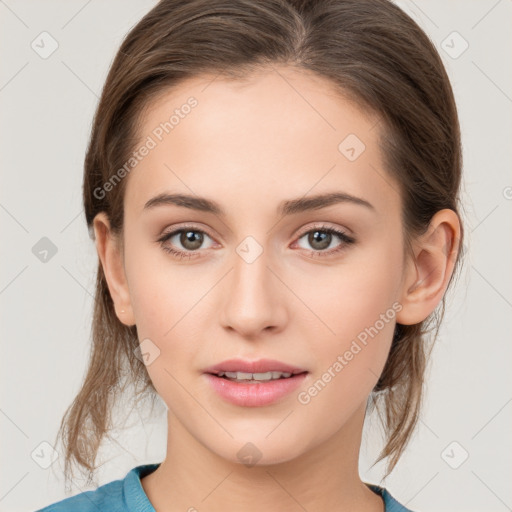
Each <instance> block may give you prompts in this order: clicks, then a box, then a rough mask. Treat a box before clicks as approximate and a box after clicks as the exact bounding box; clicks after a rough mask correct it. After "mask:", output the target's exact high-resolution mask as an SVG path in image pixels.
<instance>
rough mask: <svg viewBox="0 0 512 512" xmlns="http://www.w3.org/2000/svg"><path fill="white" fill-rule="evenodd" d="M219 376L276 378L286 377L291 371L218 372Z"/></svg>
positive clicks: (252, 378)
mask: <svg viewBox="0 0 512 512" xmlns="http://www.w3.org/2000/svg"><path fill="white" fill-rule="evenodd" d="M218 375H219V377H224V376H225V377H227V378H228V379H233V380H261V381H268V380H276V379H280V378H288V377H290V376H291V373H288V372H265V373H244V372H219V374H218Z"/></svg>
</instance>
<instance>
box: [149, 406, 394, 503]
mask: <svg viewBox="0 0 512 512" xmlns="http://www.w3.org/2000/svg"><path fill="white" fill-rule="evenodd" d="M364 411H365V409H364V407H361V408H360V409H359V410H358V411H357V413H356V414H354V416H353V417H352V418H351V419H350V421H349V423H347V424H345V425H344V427H343V429H341V430H340V431H338V432H337V433H336V434H335V435H334V436H332V437H331V438H329V439H328V440H326V441H324V442H321V443H320V444H318V445H317V446H315V447H314V448H311V449H310V450H308V451H307V452H305V453H303V454H302V455H300V456H299V457H296V458H294V459H293V460H290V461H285V462H279V463H275V464H267V465H255V466H252V467H249V466H248V465H244V464H241V463H237V462H232V461H230V460H227V459H225V458H223V457H220V456H219V455H217V454H216V453H214V452H212V451H211V450H210V449H208V448H207V447H205V446H204V445H203V444H201V443H200V442H199V441H198V440H197V439H196V438H194V437H193V436H192V435H191V434H190V432H189V431H188V430H186V429H185V428H184V426H183V424H181V423H180V422H179V421H178V419H177V418H176V417H175V416H174V415H173V414H172V413H171V412H170V410H169V413H168V432H169V435H168V439H167V457H166V458H165V460H164V461H163V462H162V463H161V465H160V466H159V468H158V469H157V470H156V471H154V472H153V473H151V474H150V475H148V476H146V477H145V478H143V479H142V481H141V482H142V486H143V488H144V491H145V492H146V494H147V495H148V498H149V500H150V501H151V503H152V504H153V507H154V508H155V510H156V512H173V511H178V510H180V511H183V510H187V511H189V510H190V511H194V510H202V511H208V512H220V511H222V512H231V511H233V512H234V511H239V510H244V512H253V511H254V512H256V511H258V512H259V511H261V510H262V509H263V510H266V511H268V512H273V511H275V512H278V511H279V512H288V511H290V512H292V511H293V512H295V511H298V510H301V509H302V510H309V511H311V510H322V509H325V510H335V511H338V512H348V511H351V512H356V511H357V512H359V511H361V512H383V511H384V503H383V501H382V498H381V497H380V496H378V495H376V494H375V493H374V492H373V491H371V490H370V489H369V488H368V487H367V486H366V484H364V483H363V482H362V481H361V479H360V478H359V472H358V461H359V446H360V442H361V435H362V427H363V421H364Z"/></svg>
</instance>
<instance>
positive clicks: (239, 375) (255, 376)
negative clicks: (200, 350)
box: [207, 370, 308, 384]
mask: <svg viewBox="0 0 512 512" xmlns="http://www.w3.org/2000/svg"><path fill="white" fill-rule="evenodd" d="M207 373H208V372H207ZM303 373H308V372H307V371H300V370H296V371H294V372H281V371H269V372H258V373H248V372H222V371H219V372H213V373H210V375H213V376H215V377H220V378H222V379H226V380H230V381H232V382H240V383H245V384H257V383H258V382H271V381H275V380H283V379H290V378H293V377H295V375H301V374H303Z"/></svg>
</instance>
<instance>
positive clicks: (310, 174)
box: [94, 67, 460, 512]
mask: <svg viewBox="0 0 512 512" xmlns="http://www.w3.org/2000/svg"><path fill="white" fill-rule="evenodd" d="M190 96H194V97H195V98H196V99H197V100H198V105H197V106H196V107H195V108H194V109H193V110H192V111H191V112H190V114H189V115H188V116H186V117H184V119H181V120H180V123H179V124H178V125H177V126H175V127H174V129H173V130H172V131H170V133H168V134H167V135H165V136H164V138H163V140H162V141H161V142H159V143H158V145H157V146H156V147H155V148H154V149H152V150H151V151H150V152H149V154H148V155H147V156H146V157H145V158H144V159H143V160H142V161H141V162H140V163H138V165H137V166H136V167H135V168H134V169H133V170H132V171H131V173H130V174H129V176H127V177H126V178H125V179H127V180H128V181H127V184H126V187H127V188H126V191H125V213H124V215H125V216H124V222H125V225H124V237H123V239H122V240H121V239H118V238H116V237H115V236H113V234H112V233H111V232H110V229H109V222H108V218H107V217H106V216H105V214H104V213H100V214H98V215H97V217H96V218H95V219H94V230H95V233H96V244H97V250H98V255H99V257H100V259H101V262H102V265H103V268H104V271H105V275H106V279H107V282H108V286H109V290H110V293H111V295H112V298H113V300H114V303H115V307H116V312H117V315H118V318H119V320H120V321H121V322H123V323H124V324H126V325H134V324H136V325H137V331H138V333H139V339H140V341H142V340H144V339H146V338H149V339H150V340H151V343H153V344H154V346H157V347H158V349H159V350H160V355H159V356H158V357H157V358H156V359H155V360H154V361H153V362H152V363H151V364H150V365H148V366H147V370H148V372H149V375H150V377H151V380H152V382H153V384H154V386H155V388H156V390H157V392H158V393H159V395H160V396H161V397H162V399H163V400H164V401H165V403H166V404H167V407H168V445H167V455H166V458H165V460H164V461H163V462H162V464H161V466H160V467H159V468H158V469H157V470H156V471H155V472H154V473H152V474H151V475H149V476H147V477H145V478H143V479H142V486H143V489H144V491H145V492H146V494H147V495H148V497H149V499H150V501H151V503H152V504H153V506H154V507H155V509H156V510H157V512H160V511H178V510H181V511H184V510H189V509H190V507H195V508H196V509H198V510H202V511H220V510H222V511H224V512H229V511H235V510H236V511H239V510H244V511H247V512H251V511H256V510H258V511H260V510H268V511H290V512H292V511H299V510H304V509H306V510H309V511H313V510H337V511H365V512H367V511H371V512H377V511H382V510H384V504H383V502H382V499H381V498H380V497H379V496H378V495H376V494H375V493H373V492H372V491H371V490H369V488H368V487H367V486H366V485H365V484H364V482H362V481H361V479H360V477H359V474H358V458H359V447H360V443H361V434H362V428H363V421H364V414H365V407H366V402H367V399H368V396H369V394H370V392H371V390H372V388H373V387H374V386H375V384H376V383H377V380H378V377H379V376H380V374H381V372H382V369H383V367H384V364H385V362H386V358H387V355H388V353H389V349H390V345H391V341H392V336H393V330H394V326H395V322H399V323H402V324H404V325H407V324H414V323H418V322H421V321H422V320H424V319H425V318H426V317H427V316H428V315H429V314H430V313H431V312H432V311H433V310H434V309H435V307H436V306H437V305H438V303H439V302H440V301H441V299H442V297H443V294H444V292H445V290H446V287H447V284H448V280H449V278H450V276H451V273H452V271H453V266H454V262H455V256H456V247H455V245H456V244H455V242H454V241H456V240H458V238H459V235H460V231H459V230H460V226H459V221H458V217H457V215H456V214H455V213H454V212H453V211H451V210H442V211H440V212H438V213H437V214H436V215H435V216H434V218H433V219H432V222H431V225H430V229H429V230H428V232H427V233H426V234H425V235H424V236H423V237H422V238H420V239H417V240H415V241H414V245H413V251H414V255H407V256H404V240H403V238H402V225H401V219H400V212H401V198H400V196H399V194H398V192H397V190H398V185H397V184H396V182H394V181H393V180H392V178H391V177H390V176H389V175H388V174H387V173H386V172H385V170H384V169H383V164H382V161H383V160H382V154H381V151H380V148H379V146H378V142H377V141H378V134H379V132H378V130H379V129H380V125H378V124H377V118H375V117H372V116H370V115H368V114H365V113H363V111H362V110H360V109H359V108H358V107H357V105H355V104H353V103H351V102H349V101H348V100H347V99H346V98H344V97H342V96H341V95H340V94H339V93H337V92H336V91H335V90H334V89H333V87H332V85H331V84H330V83H329V82H328V81H326V80H324V79H322V78H320V77H318V76H315V75H313V74H311V73H307V72H305V71H303V70H300V71H299V70H296V69H293V68H288V67H278V68H274V69H265V70H261V71H260V72H258V73H257V74H254V75H251V77H250V78H248V79H247V80H244V82H240V81H232V80H231V81H230V80H225V79H221V78H219V77H214V76H207V75H203V76H201V77H195V78H193V79H189V80H187V81H186V82H182V83H181V84H180V85H179V86H178V87H177V88H175V89H172V90H169V91H167V92H166V93H165V94H164V95H162V96H160V97H159V98H158V99H157V101H155V102H153V103H152V104H151V105H150V108H149V109H148V110H147V111H146V113H145V115H144V117H143V120H142V121H143V122H142V129H141V132H140V133H141V137H140V140H141V141H143V140H145V139H146V137H147V136H148V135H150V134H151V132H152V130H153V129H154V128H155V127H156V126H158V125H159V123H161V122H163V121H164V120H167V119H168V118H169V112H172V111H173V110H174V109H175V108H179V107H180V106H181V105H183V104H184V103H185V102H186V101H187V99H188V98H189V97H190ZM350 133H352V134H356V135H357V137H358V138H359V139H360V140H361V141H363V142H364V144H365V146H366V148H365V150H364V151H363V152H362V153H361V154H360V156H359V157H358V158H357V159H356V160H355V161H349V160H348V159H347V158H346V157H345V156H344V155H343V154H342V153H341V152H340V151H339V150H338V145H339V144H340V142H341V141H342V140H343V139H344V138H345V137H346V136H347V135H348V134H350ZM331 191H344V192H347V193H349V194H352V195H354V196H357V197H360V198H363V199H364V200H366V201H368V202H369V203H371V204H372V205H373V207H374V209H370V208H365V207H363V206H360V205H357V204H351V203H338V204H334V205H331V206H328V207H326V208H321V209H317V210H312V211H309V212H302V213H297V214H293V215H289V216H286V217H282V216H280V215H278V214H277V213H276V209H277V206H278V205H279V203H280V202H281V201H283V200H288V199H293V198H299V197H303V196H307V197H309V196H310V195H313V194H317V193H323V192H331ZM162 192H168V193H171V192H172V193H184V194H192V195H197V196H201V197H206V198H208V199H212V200H215V201H217V202H218V203H219V204H220V205H221V206H222V208H223V209H225V210H226V216H225V218H224V217H220V216H218V215H215V214H212V213H205V212H199V211H194V210H191V209H188V208H184V207H179V206H175V205H166V206H159V207H157V208H154V209H151V210H148V211H143V207H144V204H145V203H146V201H148V200H149V199H150V198H152V197H154V196H156V195H158V194H160V193H162ZM183 223H186V225H187V226H188V225H192V226H193V229H196V230H203V231H204V232H205V233H206V234H205V235H204V240H203V244H202V245H200V247H199V249H193V250H195V252H196V253H197V254H198V255H196V257H193V258H190V259H181V260H180V259H177V258H175V257H173V256H172V255H171V254H169V253H167V252H165V251H164V249H163V248H162V245H161V244H160V243H159V242H157V240H158V239H159V238H160V237H161V236H162V235H163V234H165V233H166V232H167V233H169V232H171V231H172V229H173V228H174V227H176V228H179V227H181V228H183ZM318 224H320V225H321V226H324V225H325V226H327V227H334V228H337V229H339V230H341V231H344V232H345V233H347V234H350V235H352V236H353V237H354V238H355V240H356V242H355V243H354V244H351V245H345V247H344V248H343V249H342V250H341V251H340V252H338V253H336V254H333V253H331V254H330V255H326V254H325V253H327V252H329V251H331V250H333V249H335V248H336V247H339V246H343V245H344V242H343V241H341V240H340V239H339V238H338V237H337V236H336V235H332V239H331V243H330V245H328V248H327V249H325V248H324V249H322V247H321V245H320V244H319V243H318V242H317V244H316V245H315V244H314V240H313V242H312V243H311V239H310V240H309V241H308V236H307V234H308V233H310V231H311V230H313V232H314V231H315V228H316V227H317V226H318ZM189 229H192V228H189ZM304 235H306V236H304ZM247 236H252V237H253V238H254V239H255V240H256V241H257V243H258V244H259V245H260V247H261V249H262V250H263V252H262V254H261V255H260V256H259V257H258V258H257V259H256V260H255V261H253V262H252V263H250V264H249V263H247V262H246V261H245V260H244V259H243V258H242V257H240V256H239V254H238V253H237V252H236V249H237V247H238V246H239V244H240V243H241V242H242V241H243V240H244V239H245V238H246V237H247ZM184 243H185V245H184V244H183V238H182V239H181V243H180V237H179V234H178V235H176V236H174V237H173V238H172V239H171V240H168V241H167V242H165V244H166V245H167V246H169V245H171V246H173V247H174V248H175V249H178V250H182V251H187V250H189V252H190V249H189V248H190V247H191V246H192V247H193V244H191V243H189V244H188V245H187V240H186V239H185V242H184ZM319 247H320V248H319ZM447 248H448V250H447ZM315 251H316V253H317V254H316V257H313V256H312V254H311V253H312V252H315ZM322 251H323V254H324V255H323V256H322ZM396 302H397V303H399V304H400V305H401V310H400V311H399V312H396V314H395V318H393V320H392V321H389V322H388V323H386V324H385V326H384V327H383V328H382V329H381V330H380V331H379V332H378V334H377V335H375V336H374V337H373V338H370V341H369V342H368V344H367V345H366V346H365V347H364V348H363V349H362V350H361V351H360V352H359V353H358V354H357V355H356V356H355V357H354V358H353V359H352V360H351V361H350V362H349V363H348V364H347V365H346V366H345V367H344V368H343V370H342V371H340V372H338V373H337V374H336V376H335V377H334V378H332V379H331V381H330V382H329V383H328V384H327V385H326V386H325V387H324V388H323V389H322V390H321V392H319V393H318V394H317V395H316V396H315V397H313V398H312V399H311V401H310V402H309V403H308V404H305V405H304V404H301V403H299V401H298V400H297V395H298V393H299V392H300V391H301V390H307V389H308V388H309V387H310V386H311V385H312V383H314V382H315V381H317V380H318V379H319V378H321V376H322V374H323V373H324V372H325V371H327V369H328V368H329V367H332V365H333V363H334V362H335V361H336V359H337V357H338V355H340V354H344V353H345V351H346V350H348V349H349V347H350V344H351V342H352V341H353V340H354V339H355V338H356V337H357V335H358V334H359V333H361V332H362V331H364V329H365V328H367V327H369V326H372V325H374V324H375V322H376V321H377V320H378V319H379V317H380V315H381V314H383V313H385V312H386V311H387V310H389V309H390V308H392V304H393V303H396ZM234 357H240V358H243V359H250V360H254V359H259V358H263V357H264V358H271V359H277V360H280V361H284V362H286V363H289V364H292V365H296V366H299V367H301V368H304V369H306V370H308V371H309V372H310V373H309V374H308V376H307V377H306V380H305V382H304V384H303V385H302V386H301V388H300V389H299V390H298V391H297V392H293V393H291V394H290V395H288V396H286V397H284V398H283V399H281V400H280V401H279V402H276V403H274V404H271V405H268V406H262V407H241V406H237V405H233V404H231V403H228V402H225V401H224V400H223V399H222V398H221V397H219V396H218V395H217V394H216V393H215V392H214V391H213V390H212V389H211V388H210V387H209V385H208V383H207V382H206V379H205V377H204V375H203V373H202V370H203V369H204V368H205V367H207V366H210V365H213V364H216V363H219V362H221V361H223V360H225V359H230V358H234ZM247 442H251V443H253V444H254V445H255V446H256V447H257V448H258V450H259V451H260V452H261V458H260V459H259V460H258V462H257V464H256V465H254V466H252V467H249V466H247V465H245V464H243V463H241V461H240V460H239V458H238V456H237V452H238V451H239V450H240V449H241V448H242V447H243V446H244V445H245V444H246V443H247ZM190 510H193V509H190Z"/></svg>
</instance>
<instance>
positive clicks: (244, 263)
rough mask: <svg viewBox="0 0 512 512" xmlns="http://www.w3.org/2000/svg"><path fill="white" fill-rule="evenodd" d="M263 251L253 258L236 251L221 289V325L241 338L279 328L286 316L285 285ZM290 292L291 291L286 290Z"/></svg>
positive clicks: (260, 334)
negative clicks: (222, 294) (222, 299)
mask: <svg viewBox="0 0 512 512" xmlns="http://www.w3.org/2000/svg"><path fill="white" fill-rule="evenodd" d="M273 267H274V265H272V262H271V261H270V259H269V258H268V257H267V254H266V252H265V251H263V252H262V254H260V255H259V256H258V257H257V258H256V259H255V260H254V261H251V259H248V258H245V256H240V255H239V254H238V253H235V255H234V258H233V269H232V271H231V272H230V274H229V276H226V277H227V280H226V282H227V284H226V285H225V287H224V289H223V293H224V301H223V308H222V313H221V322H222V324H223V327H224V328H225V329H228V330H232V331H235V332H237V333H238V334H239V335H240V336H242V337H244V338H251V339H256V338H260V337H261V336H263V335H264V334H265V332H267V333H268V332H273V333H276V332H279V331H281V330H282V329H283V328H284V326H285V324H286V322H287V320H288V312H287V308H286V291H287V289H286V286H285V285H284V284H283V282H282V281H281V279H279V277H278V273H279V271H278V269H277V268H273ZM288 293H290V292H288Z"/></svg>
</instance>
